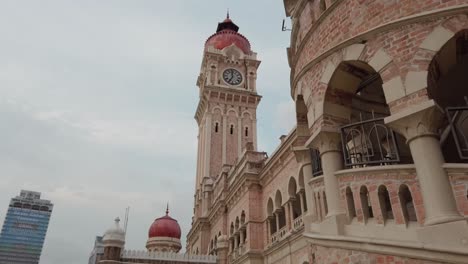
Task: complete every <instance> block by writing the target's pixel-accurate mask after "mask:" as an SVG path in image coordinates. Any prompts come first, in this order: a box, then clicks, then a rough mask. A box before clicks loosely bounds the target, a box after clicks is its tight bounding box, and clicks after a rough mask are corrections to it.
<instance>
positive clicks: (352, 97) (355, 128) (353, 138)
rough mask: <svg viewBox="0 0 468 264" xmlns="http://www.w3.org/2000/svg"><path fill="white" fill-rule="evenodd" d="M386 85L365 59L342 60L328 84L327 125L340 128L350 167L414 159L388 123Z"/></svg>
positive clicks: (347, 165) (345, 155) (346, 159)
mask: <svg viewBox="0 0 468 264" xmlns="http://www.w3.org/2000/svg"><path fill="white" fill-rule="evenodd" d="M382 85H383V81H382V78H381V76H380V74H379V73H378V72H376V71H375V70H374V69H373V68H372V67H371V66H370V65H369V64H367V63H366V62H363V61H343V62H341V63H340V64H339V65H338V67H337V68H336V70H335V72H334V73H333V75H332V77H331V79H330V81H329V83H328V88H327V92H326V94H325V104H324V117H325V118H324V119H326V123H325V125H328V126H330V127H331V128H334V129H337V128H339V129H340V132H341V139H342V147H343V153H344V154H343V155H344V161H345V166H346V167H348V168H354V167H360V166H369V165H385V164H395V163H410V162H412V160H411V155H410V152H409V149H408V147H407V145H406V144H405V140H404V139H403V137H402V136H400V135H398V134H396V133H394V132H393V131H392V130H391V129H390V128H388V127H387V126H386V125H385V124H384V118H385V117H387V116H389V115H390V109H389V107H388V105H387V103H386V100H385V94H384V91H383V87H382Z"/></svg>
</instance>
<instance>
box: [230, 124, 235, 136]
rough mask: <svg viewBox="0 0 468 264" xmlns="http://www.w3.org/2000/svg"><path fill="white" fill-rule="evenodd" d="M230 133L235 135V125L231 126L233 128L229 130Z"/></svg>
mask: <svg viewBox="0 0 468 264" xmlns="http://www.w3.org/2000/svg"><path fill="white" fill-rule="evenodd" d="M229 132H230V133H231V135H232V134H234V125H231V128H230V129H229Z"/></svg>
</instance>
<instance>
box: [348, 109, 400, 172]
mask: <svg viewBox="0 0 468 264" xmlns="http://www.w3.org/2000/svg"><path fill="white" fill-rule="evenodd" d="M341 143H342V147H343V157H344V162H345V166H346V167H348V168H349V167H364V166H367V165H370V166H372V165H387V164H395V163H399V162H400V154H399V150H398V144H397V141H396V135H395V132H394V131H393V130H392V129H390V128H389V127H387V126H386V125H385V123H384V119H383V118H374V119H370V120H366V121H360V122H357V123H353V124H349V125H346V126H343V127H341Z"/></svg>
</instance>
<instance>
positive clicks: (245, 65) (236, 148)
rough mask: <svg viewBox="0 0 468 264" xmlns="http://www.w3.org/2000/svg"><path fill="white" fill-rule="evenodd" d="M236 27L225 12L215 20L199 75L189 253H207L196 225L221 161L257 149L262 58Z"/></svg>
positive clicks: (230, 160) (203, 213) (203, 216)
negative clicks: (258, 83) (258, 86)
mask: <svg viewBox="0 0 468 264" xmlns="http://www.w3.org/2000/svg"><path fill="white" fill-rule="evenodd" d="M238 31H239V27H238V26H237V25H236V24H235V23H234V22H233V21H232V20H231V19H230V18H229V14H228V15H227V18H226V19H225V20H224V21H223V22H221V23H218V27H217V29H216V33H215V34H213V35H212V36H210V37H209V38H208V40H207V41H206V43H205V48H204V52H203V60H202V64H201V69H200V75H199V76H198V79H197V86H198V88H199V92H200V101H199V103H198V107H197V110H196V114H195V119H196V120H197V124H198V128H199V129H198V153H197V157H198V158H197V172H196V181H195V204H194V217H193V223H192V225H193V226H192V230H191V232H190V233H189V236H188V239H187V242H188V243H192V244H191V245H188V247H187V248H188V249H189V250H192V251H193V252H190V253H194V252H195V253H196V252H197V250H198V251H199V252H198V253H200V254H207V252H205V251H206V249H207V246H206V245H207V244H206V243H208V241H205V240H206V238H204V235H203V234H202V233H203V228H198V227H197V228H195V226H198V225H200V223H202V222H204V221H206V217H207V215H208V214H209V209H210V208H209V207H210V204H209V201H207V199H204V198H206V197H205V194H206V192H207V189H209V188H211V187H212V186H213V183H214V182H215V181H216V179H217V178H218V176H219V175H220V173H221V171H222V168H223V166H224V165H231V166H232V165H235V164H236V162H237V161H238V160H239V157H241V156H242V154H243V152H244V151H245V150H246V149H248V150H257V116H256V111H257V106H258V103H259V102H260V99H261V96H260V95H258V94H257V87H256V79H257V69H258V67H259V65H260V61H259V60H257V54H256V53H255V52H253V51H252V50H251V47H250V43H249V41H248V39H247V38H246V37H244V36H243V35H241V34H240V33H239V32H238ZM195 230H201V231H198V232H193V231H195ZM200 232H201V233H200ZM195 244H196V245H195Z"/></svg>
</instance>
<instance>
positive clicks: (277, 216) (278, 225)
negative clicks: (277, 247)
mask: <svg viewBox="0 0 468 264" xmlns="http://www.w3.org/2000/svg"><path fill="white" fill-rule="evenodd" d="M275 217H276V232H278V231H279V229H280V224H279V214H278V213H275Z"/></svg>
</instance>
